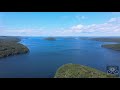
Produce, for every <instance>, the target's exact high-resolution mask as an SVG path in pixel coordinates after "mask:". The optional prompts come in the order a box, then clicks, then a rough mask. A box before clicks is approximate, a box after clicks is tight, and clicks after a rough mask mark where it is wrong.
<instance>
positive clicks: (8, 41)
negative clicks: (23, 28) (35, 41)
mask: <svg viewBox="0 0 120 90" xmlns="http://www.w3.org/2000/svg"><path fill="white" fill-rule="evenodd" d="M19 41H20V39H19V38H16V37H0V58H1V57H7V56H10V55H16V54H23V53H27V52H28V51H29V49H28V48H27V47H26V46H24V45H22V44H20V43H18V42H19Z"/></svg>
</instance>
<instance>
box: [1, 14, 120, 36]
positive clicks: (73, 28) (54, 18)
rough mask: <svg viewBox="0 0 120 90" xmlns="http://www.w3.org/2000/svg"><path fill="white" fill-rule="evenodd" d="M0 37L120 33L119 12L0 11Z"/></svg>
mask: <svg viewBox="0 0 120 90" xmlns="http://www.w3.org/2000/svg"><path fill="white" fill-rule="evenodd" d="M0 36H120V12H0Z"/></svg>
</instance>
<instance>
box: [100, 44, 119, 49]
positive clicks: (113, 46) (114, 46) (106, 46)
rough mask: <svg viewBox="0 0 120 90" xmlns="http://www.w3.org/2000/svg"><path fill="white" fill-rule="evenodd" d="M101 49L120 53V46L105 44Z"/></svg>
mask: <svg viewBox="0 0 120 90" xmlns="http://www.w3.org/2000/svg"><path fill="white" fill-rule="evenodd" d="M102 47H104V48H109V49H112V50H116V51H120V44H105V45H102Z"/></svg>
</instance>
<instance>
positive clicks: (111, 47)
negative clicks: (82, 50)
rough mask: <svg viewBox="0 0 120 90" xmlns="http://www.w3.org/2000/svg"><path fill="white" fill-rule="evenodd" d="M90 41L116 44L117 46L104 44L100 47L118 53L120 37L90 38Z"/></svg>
mask: <svg viewBox="0 0 120 90" xmlns="http://www.w3.org/2000/svg"><path fill="white" fill-rule="evenodd" d="M92 40H96V41H101V42H115V43H118V44H104V45H101V47H104V48H108V49H112V50H115V51H120V37H101V38H92Z"/></svg>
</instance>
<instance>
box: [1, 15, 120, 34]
mask: <svg viewBox="0 0 120 90" xmlns="http://www.w3.org/2000/svg"><path fill="white" fill-rule="evenodd" d="M96 33H97V34H96ZM84 34H87V35H93V34H94V35H119V36H120V17H117V18H111V19H110V20H108V21H107V22H105V23H102V24H90V25H82V24H78V25H73V26H71V27H68V28H61V29H60V28H59V29H57V30H52V31H51V30H46V29H45V28H44V29H41V28H38V29H37V28H36V29H31V28H30V29H29V28H24V29H0V35H16V36H47V35H52V36H69V35H74V36H75V35H84Z"/></svg>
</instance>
